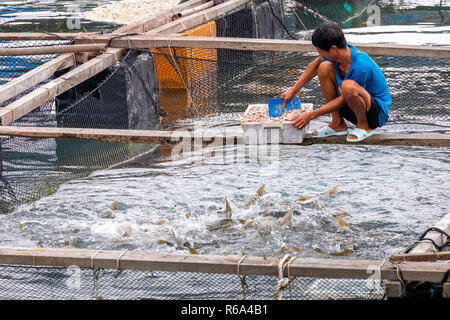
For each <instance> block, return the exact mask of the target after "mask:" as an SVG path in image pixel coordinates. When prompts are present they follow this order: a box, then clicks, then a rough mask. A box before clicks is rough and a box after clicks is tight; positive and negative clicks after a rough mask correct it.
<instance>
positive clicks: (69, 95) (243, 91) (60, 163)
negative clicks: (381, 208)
mask: <svg viewBox="0 0 450 320" xmlns="http://www.w3.org/2000/svg"><path fill="white" fill-rule="evenodd" d="M346 3H347V2H346ZM199 6H200V7H201V8H199ZM285 6H286V4H285V3H284V2H283V1H276V0H257V1H248V0H230V1H206V0H190V1H187V2H186V1H183V2H182V3H180V4H179V5H178V6H177V7H175V8H173V9H170V10H168V11H165V12H164V14H163V15H155V16H150V17H148V19H145V21H144V20H142V21H138V22H135V23H130V24H128V25H125V26H123V27H121V28H118V29H117V30H115V31H114V32H113V33H111V34H106V35H99V34H95V35H86V34H83V35H81V36H77V35H69V34H67V35H65V36H64V35H51V34H29V35H27V34H23V35H17V34H14V35H9V37H10V38H8V35H3V36H2V35H0V37H2V39H6V40H4V41H3V42H2V43H1V44H0V53H2V58H1V59H0V66H1V70H0V71H1V72H0V80H1V81H2V86H1V87H0V100H1V101H0V103H1V108H0V119H1V125H2V126H1V127H0V129H1V130H0V131H1V134H2V138H1V154H0V161H1V166H0V174H1V175H0V217H1V218H4V219H6V220H5V221H6V222H5V224H4V225H5V228H8V230H12V229H14V228H16V229H18V230H17V232H21V231H22V230H23V229H24V228H26V227H24V224H23V223H22V222H20V223H17V221H12V220H11V221H10V220H8V217H10V216H11V215H12V213H13V212H14V210H17V208H20V207H21V206H22V207H21V208H24V207H23V206H27V205H30V206H32V205H33V203H35V202H36V201H37V200H39V199H45V198H46V197H48V196H51V195H53V194H55V193H56V192H57V191H58V189H59V188H61V187H64V185H65V184H67V183H68V182H70V181H74V180H76V179H80V178H86V177H90V175H91V174H92V173H96V172H99V170H104V169H112V168H120V167H121V166H123V165H124V163H129V162H133V161H134V163H138V165H140V166H144V167H145V162H144V161H143V160H142V161H141V162H142V163H141V162H140V159H142V157H144V158H145V156H149V155H150V156H149V157H150V158H151V157H152V155H153V152H155V150H157V152H158V153H159V155H160V156H166V157H170V156H171V155H173V153H174V150H176V149H177V148H180V145H181V146H182V150H183V152H185V153H187V154H189V153H190V152H194V153H195V152H196V151H199V150H202V146H204V145H205V144H207V145H208V144H209V143H210V141H211V140H213V142H212V144H210V145H209V147H211V146H213V147H214V148H216V149H214V152H216V153H220V152H219V151H220V150H223V149H226V148H231V147H230V145H232V147H236V146H238V145H240V144H243V145H245V144H252V143H251V142H250V141H249V140H248V138H247V140H246V131H248V130H249V129H248V128H247V127H248V126H249V125H248V124H243V127H244V128H243V129H242V128H240V126H239V124H238V122H239V120H240V119H241V117H242V114H243V113H244V112H245V110H246V109H247V108H248V106H254V105H260V106H261V104H262V103H265V102H266V101H268V100H269V99H271V98H276V97H279V96H280V94H282V93H283V92H284V91H286V90H288V89H289V88H290V87H291V86H292V84H294V83H295V81H296V80H297V79H298V77H299V76H300V74H301V73H302V71H304V69H305V68H306V67H307V65H308V64H309V62H310V61H311V60H312V59H314V57H315V56H316V52H315V49H314V47H313V46H312V45H311V44H310V43H309V42H307V41H298V42H296V43H293V42H292V41H290V42H289V41H288V40H286V39H287V37H288V36H287V33H286V30H285V28H284V26H283V24H284V22H283V21H284V12H285ZM305 14H307V13H305ZM164 17H165V18H164ZM169 17H170V18H171V19H169ZM174 17H175V18H174ZM311 28H312V27H311ZM176 33H179V35H174V34H176ZM61 37H66V38H64V39H61ZM236 38H238V39H236ZM89 46H90V47H89ZM63 47H64V50H66V51H64V52H57V51H56V50H60V51H62V50H63V49H62V48H63ZM358 47H359V48H360V49H361V50H362V51H366V52H367V53H369V54H370V55H371V56H372V57H373V59H374V60H375V61H376V62H377V63H378V64H379V65H380V67H381V68H382V70H383V72H384V73H385V75H386V78H387V80H388V82H389V85H390V90H391V94H392V97H393V105H392V108H391V111H390V121H391V122H395V123H396V124H399V125H400V126H402V125H405V126H407V125H409V124H414V125H417V124H420V125H427V126H438V125H441V126H443V127H444V128H445V127H446V126H447V125H448V124H449V123H450V91H449V90H447V88H446V86H445V84H446V83H448V80H449V79H450V50H449V49H448V48H447V47H427V48H425V47H407V48H405V47H403V46H379V45H360V46H358ZM13 49H14V50H16V49H17V50H25V49H26V50H28V51H27V54H24V53H23V52H25V51H22V52H19V53H20V54H17V52H16V54H14V55H13V52H14V51H11V50H13ZM2 50H4V51H2ZM5 50H6V51H5ZM7 50H10V51H7ZM33 50H34V51H33ZM83 50H84V51H83ZM8 52H10V55H8V54H7V53H8ZM33 52H34V53H33ZM38 53H39V54H38ZM22 54H23V55H22ZM299 96H300V98H301V100H302V102H303V104H302V105H303V107H304V108H305V109H308V110H310V109H312V107H313V106H316V107H317V106H320V105H323V104H324V103H325V100H324V99H323V96H322V94H321V91H320V86H319V84H318V82H317V81H316V80H313V81H311V82H310V83H309V84H308V85H307V86H305V87H304V88H303V89H302V91H301V92H300V93H299ZM199 122H200V123H202V124H203V125H205V124H206V127H208V128H206V129H218V128H219V133H208V132H209V131H208V130H206V131H201V130H197V129H198V128H196V124H197V123H199ZM230 123H231V124H233V125H234V127H233V128H231V129H232V130H231V131H227V130H225V129H228V126H229V125H230ZM284 125H286V127H285V126H284ZM257 126H258V128H261V130H262V127H263V126H267V125H266V124H261V123H258V124H257ZM224 127H225V129H224V130H222V131H221V129H223V128H224ZM258 130H259V129H258ZM295 130H297V129H295V128H293V127H292V124H291V123H286V124H283V128H280V130H271V131H272V133H273V131H274V132H275V133H274V134H275V136H276V139H275V140H277V141H280V142H281V143H291V144H308V143H329V142H324V141H320V139H317V141H315V142H312V141H311V139H310V140H308V139H307V137H306V130H303V131H299V130H297V131H295ZM412 131H413V133H415V132H414V130H412ZM198 132H200V133H201V134H198V135H197V133H198ZM405 136H406V135H405ZM405 136H403V137H401V136H400V135H395V137H390V138H386V139H387V140H386V139H385V138H380V139H378V140H377V138H376V137H375V136H374V137H373V139H372V140H371V141H374V143H375V144H381V145H383V144H388V145H389V144H391V145H414V144H419V145H421V146H434V147H436V146H438V148H439V147H443V148H441V149H443V151H442V152H443V153H445V152H446V151H445V150H446V149H445V148H448V144H449V138H448V136H447V135H445V134H440V135H424V136H423V135H418V136H414V135H412V136H411V137H405ZM371 138H372V137H371ZM262 140H264V142H267V141H265V140H267V139H262ZM262 140H261V141H260V140H259V139H258V140H257V141H256V142H255V146H260V145H261V142H263V141H262ZM329 141H333V143H334V142H336V143H342V141H340V142H339V141H338V140H329ZM180 142H181V144H179V143H180ZM185 142H186V145H184V143H185ZM191 142H192V143H191ZM271 142H272V141H271ZM368 143H370V142H369V139H368ZM174 145H175V147H174ZM362 147H365V146H362ZM196 148H198V149H196ZM236 148H237V147H236ZM438 148H436V149H438ZM219 149H220V150H219ZM208 150H209V149H208ZM364 151H365V149H364V150H363V149H361V150H358V152H361V153H363V152H364ZM417 151H418V152H422V151H423V150H422V149H418V150H417ZM327 152H332V151H325V152H324V153H327ZM394 152H395V150H394ZM246 156H247V155H244V156H242V158H241V159H240V160H242V161H244V162H245V161H247V158H246ZM427 156H428V155H426V156H425V157H427ZM177 161H178V162H174V163H175V165H177V166H180V167H183V168H187V169H186V170H189V166H188V165H187V164H186V162H183V161H184V160H183V159H181V160H177ZM264 161H266V160H264ZM264 161H260V162H258V161H256V166H258V165H261V166H262V163H263V162H264ZM355 161H357V159H355ZM338 162H339V161H337V162H335V164H336V165H339V163H338ZM143 163H144V164H143ZM265 164H266V163H264V165H265ZM301 164H302V166H301V170H304V171H303V172H304V175H308V174H310V175H311V178H312V179H314V178H315V177H314V174H315V172H318V171H319V168H314V167H312V166H313V165H314V161H310V160H308V159H302V160H301ZM252 165H253V163H252ZM296 165H297V166H298V163H297V164H296ZM364 165H366V164H364ZM443 165H445V164H443ZM308 166H309V167H308ZM205 167H206V166H205ZM224 167H227V166H224ZM292 167H293V168H297V169H298V167H295V165H292ZM266 168H267V167H266V166H262V169H261V170H260V171H258V172H259V173H261V175H264V174H267V172H264V171H265V169H266ZM270 168H272V167H270ZM158 169H161V168H158ZM444 169H445V168H444ZM223 170H225V168H224V169H223ZM252 170H256V169H254V168H253V167H252ZM169 171H170V169H169ZM172 171H174V170H172ZM220 171H222V169H220ZM427 172H431V171H427ZM172 173H173V172H169V173H167V174H168V176H170V174H172ZM259 173H258V174H259ZM269 173H270V172H269ZM152 174H153V173H152ZM217 174H219V173H217ZM239 175H240V174H239ZM239 175H238V177H239ZM183 177H184V176H183ZM100 178H101V177H100ZM87 179H88V178H87ZM154 179H155V181H156V180H157V177H156V174H155V177H154ZM118 180H120V179H118ZM109 183H111V185H112V184H113V182H109ZM236 183H237V182H236ZM443 183H444V184H445V182H443ZM218 185H220V183H218ZM173 187H174V188H177V187H176V186H175V185H173ZM208 188H209V187H208ZM336 188H337V187H336ZM336 188H334V189H332V190H330V191H329V193H328V194H329V195H331V194H333V193H335V192H336ZM161 189H163V187H161ZM286 189H287V188H286ZM333 190H334V191H333ZM69 192H70V191H69ZM99 192H101V191H99ZM178 192H179V190H177V193H178ZM155 194H156V192H155ZM148 196H149V197H150V198H151V201H153V200H155V199H154V198H152V197H153V196H154V195H152V194H149V195H148ZM261 198H262V200H265V198H264V197H262V196H261V195H259V196H258V197H257V198H252V199H251V201H249V202H248V204H244V206H242V208H244V209H243V210H245V208H248V207H250V206H252V205H254V204H256V205H260V204H261V203H262V202H261V201H262V200H261ZM169 200H170V199H169ZM216 200H217V196H216ZM239 200H241V199H239ZM308 200H309V199H308V197H306V196H304V197H301V198H299V199H297V200H296V203H300V205H302V206H303V205H304V206H312V207H314V206H315V207H318V208H319V209H320V208H321V201H320V199H313V201H310V202H308ZM196 201H197V199H196ZM198 201H199V203H200V202H201V201H202V199H200V198H199V200H198ZM226 201H227V200H226ZM206 202H208V203H207V204H205V205H204V207H207V206H208V205H210V202H211V201H210V200H208V201H206ZM227 203H228V201H227ZM164 205H166V204H164ZM289 205H291V204H289ZM116 206H117V202H116V203H115V205H114V208H113V209H111V210H110V211H111V212H110V211H108V212H107V213H106V214H105V213H104V212H102V213H98V217H96V218H95V219H97V218H98V219H110V220H111V219H113V218H114V210H115V207H116ZM201 206H203V204H202V205H201ZM228 206H229V203H228V205H227V207H226V210H225V212H224V214H228V213H229V212H228V211H227V210H228ZM166 207H167V206H166ZM210 207H213V208H215V204H214V205H210V206H209V207H208V208H210ZM233 208H234V205H233ZM64 209H66V208H64ZM173 209H174V210H178V208H175V206H174V207H173ZM283 210H284V207H283ZM283 210H280V211H279V212H275V211H276V210H270V208H269V209H267V212H266V211H264V213H263V214H273V215H277V216H276V219H273V220H274V222H273V223H274V224H275V223H278V225H280V221H278V220H280V218H281V225H283V228H284V226H286V225H287V224H286V223H285V222H286V221H288V220H289V219H292V215H293V213H294V210H293V209H292V211H291V210H289V211H288V213H289V212H290V216H285V215H284V214H285V212H284V211H283ZM30 211H33V212H41V211H39V210H38V209H36V207H31V209H30ZM230 211H231V207H230ZM80 212H81V211H80ZM280 212H282V213H283V214H282V216H280ZM41 213H42V212H41ZM106 215H108V216H106ZM18 216H20V215H18ZM187 218H188V217H187V214H186V219H187ZM222 218H224V219H223V220H221V221H225V222H226V223H228V224H226V226H236V225H237V226H239V227H241V228H243V230H244V229H245V230H249V229H250V230H253V231H255V230H256V231H255V232H258V234H259V235H261V234H262V235H264V233H265V230H264V228H268V229H270V228H272V226H262V225H261V226H259V225H257V223H256V222H254V221H249V220H247V219H244V218H241V219H238V218H236V219H235V218H234V217H233V219H232V218H231V217H227V216H226V215H224V216H223V217H222ZM277 219H278V220H277ZM336 219H337V223H338V224H339V231H346V230H348V229H350V227H349V226H348V224H347V223H346V222H345V221H344V220H343V218H342V217H341V218H336ZM339 219H341V220H339ZM13 220H14V219H13ZM25 220H26V219H25ZM49 220H51V219H49ZM161 221H162V220H161ZM331 221H333V223H335V222H336V220H334V218H333V220H327V221H325V222H324V223H322V222H321V223H322V224H320V223H319V226H320V227H324V228H329V226H330V224H331V223H332V222H331ZM308 223H309V224H308V227H305V228H306V229H301V230H299V231H298V232H299V233H300V232H306V231H308V229H309V230H311V229H313V228H315V227H317V222H316V221H314V217H312V218H311V221H309V220H308ZM314 223H316V225H315V224H314ZM423 223H424V224H426V226H425V227H428V226H431V225H433V224H434V221H427V222H426V223H425V222H423ZM13 224H14V227H13V226H12V225H13ZM17 224H19V227H18V228H17ZM25 224H26V223H25ZM156 224H158V223H156ZM160 224H161V225H162V224H164V222H161V223H160ZM224 226H225V224H221V225H219V226H218V227H216V229H225V227H224ZM39 228H41V229H42V230H43V232H45V228H44V227H42V226H39ZM252 228H253V229H252ZM449 228H450V223H449V221H448V218H445V219H443V220H442V221H441V223H439V224H436V225H435V229H433V230H429V232H428V233H427V234H426V235H425V234H424V236H423V237H421V238H420V239H419V240H418V243H416V244H414V246H412V247H411V248H410V252H408V253H400V252H399V253H398V255H395V254H393V255H388V256H387V257H386V259H366V260H362V259H360V260H358V259H349V258H348V257H347V255H348V254H352V253H354V250H356V249H354V250H350V249H347V248H346V249H344V250H343V251H340V252H337V253H336V252H335V253H334V254H333V256H345V257H342V259H335V258H330V259H317V258H309V257H307V254H309V253H301V252H300V251H301V250H300V249H298V248H296V247H289V248H287V249H286V248H284V247H283V248H284V250H282V251H283V252H282V254H280V252H274V253H273V255H270V256H269V255H268V256H253V255H251V254H243V255H233V254H227V255H213V254H210V255H203V254H197V251H196V250H195V248H193V247H190V246H189V243H187V242H186V243H185V242H183V241H181V242H180V241H178V242H180V243H172V242H169V241H168V240H159V241H161V242H160V243H162V244H164V245H167V246H168V247H170V248H171V250H172V251H171V253H170V254H169V253H164V254H162V253H148V252H140V251H141V250H140V248H139V246H127V245H126V244H123V243H122V244H123V246H122V247H123V248H122V249H123V250H122V249H120V250H116V249H117V248H116V247H114V250H113V249H111V248H109V249H101V248H99V247H98V244H97V245H93V244H87V242H86V240H85V239H82V235H80V237H79V239H78V240H77V241H74V240H73V239H72V237H71V236H68V237H67V236H66V234H64V240H61V241H56V242H55V243H54V242H53V239H45V240H43V241H42V243H39V246H41V247H48V248H36V249H34V248H19V247H7V246H10V245H15V243H14V241H13V240H11V239H9V238H8V236H7V235H6V236H5V238H0V298H2V299H273V298H275V299H314V300H321V299H327V300H329V299H372V300H373V299H386V298H394V297H396V298H400V297H410V296H413V295H414V292H418V291H420V290H422V291H421V292H422V294H423V295H425V296H427V294H429V292H431V291H433V290H434V291H433V292H438V293H439V297H449V296H450V288H449V285H448V281H447V278H448V277H447V278H446V272H447V269H448V264H446V262H448V260H449V259H450V257H449V255H448V254H447V252H446V250H447V249H446V248H447V247H448V238H447V237H448V235H447V234H448V233H449V232H450V230H449ZM167 230H169V229H167ZM436 230H438V231H436ZM72 231H73V232H72V233H71V235H72V236H73V233H75V231H74V230H72ZM122 231H123V232H122V233H121V235H120V236H121V237H122V238H123V237H125V238H126V237H127V236H128V235H129V233H131V231H129V229H127V228H125V230H122ZM147 231H148V230H147ZM147 231H145V230H144V229H143V230H142V232H143V233H145V232H147ZM78 232H79V230H78V229H77V232H76V233H78ZM168 232H169V231H168ZM171 232H172V233H171V234H172V235H173V238H174V242H177V237H176V236H175V234H174V232H173V230H172V231H171ZM210 232H211V230H210ZM61 233H63V232H61ZM230 234H231V237H232V236H234V234H233V233H232V232H230ZM84 235H85V234H83V236H84ZM86 237H89V236H88V235H86ZM342 237H344V236H342ZM429 239H432V241H430V240H429ZM207 240H208V241H209V240H210V239H209V238H208V239H207ZM25 243H26V244H28V245H29V246H30V247H31V246H33V245H35V244H36V242H34V239H26V241H25ZM4 244H6V246H5V245H4ZM408 245H411V243H405V247H406V246H408ZM118 247H121V245H118ZM413 247H414V248H413ZM94 249H95V250H94ZM188 249H189V250H190V251H189V252H190V254H189V255H187V254H183V253H185V252H187V250H188ZM177 250H180V251H177ZM318 250H320V249H319V248H317V249H316V251H315V252H319V251H318ZM346 250H347V251H346ZM286 251H289V254H286ZM430 251H432V252H431V253H430ZM433 251H435V252H433ZM174 252H176V253H177V254H174ZM179 253H182V254H179ZM198 283H202V284H203V285H202V286H199V285H198ZM418 283H425V285H419V286H417V284H418ZM18 284H20V285H18ZM417 288H419V289H420V290H416V289H417ZM414 290H415V291H414ZM436 290H437V291H436Z"/></svg>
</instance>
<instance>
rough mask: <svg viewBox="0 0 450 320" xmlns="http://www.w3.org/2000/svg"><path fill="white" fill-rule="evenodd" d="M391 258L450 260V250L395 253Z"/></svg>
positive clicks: (400, 259)
mask: <svg viewBox="0 0 450 320" xmlns="http://www.w3.org/2000/svg"><path fill="white" fill-rule="evenodd" d="M391 260H393V261H397V262H401V261H437V260H450V252H426V253H404V254H393V255H392V256H391Z"/></svg>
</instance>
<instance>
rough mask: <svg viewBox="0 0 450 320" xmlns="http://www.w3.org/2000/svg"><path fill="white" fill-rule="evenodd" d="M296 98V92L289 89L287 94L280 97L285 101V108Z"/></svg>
mask: <svg viewBox="0 0 450 320" xmlns="http://www.w3.org/2000/svg"><path fill="white" fill-rule="evenodd" d="M294 96H295V91H293V90H292V89H289V90H288V91H286V92H285V93H283V94H282V95H281V96H280V97H281V98H283V99H284V101H283V107H286V105H287V102H288V101H289V100H291V99H292V98H293V97H294Z"/></svg>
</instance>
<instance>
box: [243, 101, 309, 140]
mask: <svg viewBox="0 0 450 320" xmlns="http://www.w3.org/2000/svg"><path fill="white" fill-rule="evenodd" d="M264 106H265V105H264V104H251V105H249V106H248V108H247V110H245V112H244V116H245V115H246V114H247V113H248V112H249V111H250V110H251V109H252V108H254V107H257V108H260V107H264ZM302 108H303V109H305V110H306V111H307V112H309V111H312V110H313V105H312V103H302ZM292 124H293V121H270V122H243V123H241V127H242V129H243V130H244V137H245V144H270V143H280V144H289V143H302V142H303V137H304V136H305V133H306V131H307V130H308V127H309V125H308V126H306V127H305V128H303V129H302V130H298V129H297V128H296V127H294V126H293V125H292Z"/></svg>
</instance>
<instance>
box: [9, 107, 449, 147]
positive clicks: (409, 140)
mask: <svg viewBox="0 0 450 320" xmlns="http://www.w3.org/2000/svg"><path fill="white" fill-rule="evenodd" d="M1 111H2V110H1V109H0V115H1ZM0 135H4V136H19V137H30V138H75V139H89V140H99V141H109V142H126V143H148V144H154V143H163V144H170V143H178V142H179V141H180V139H189V140H190V141H191V142H192V143H194V142H195V139H199V138H200V139H203V140H204V141H205V142H209V141H210V140H213V139H214V140H215V139H221V140H222V141H223V144H225V143H233V144H243V143H244V136H243V134H241V133H239V132H235V133H234V132H229V131H227V132H221V131H215V132H193V131H187V130H186V131H185V130H175V131H159V130H126V129H83V128H54V127H52V128H48V127H14V126H4V127H0ZM333 138H334V137H329V138H327V139H329V140H328V141H327V142H326V143H328V144H333V143H335V139H333ZM372 138H376V139H374V140H373V141H368V140H369V139H372ZM316 141H318V142H319V143H325V142H323V141H322V139H316V138H310V139H308V140H307V141H306V145H309V144H313V143H316ZM365 141H368V144H379V145H426V146H447V147H448V146H450V135H446V134H420V135H416V134H415V135H409V134H403V135H400V134H395V135H389V134H379V135H373V136H371V137H370V138H367V139H366V140H365ZM436 141H437V143H434V142H436ZM442 141H446V143H443V142H442ZM216 142H217V141H216ZM337 143H347V144H350V143H348V142H345V140H344V141H341V140H339V141H338V142H337ZM362 144H364V141H363V143H362Z"/></svg>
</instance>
